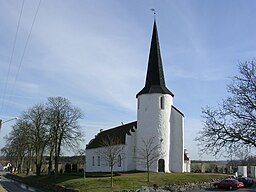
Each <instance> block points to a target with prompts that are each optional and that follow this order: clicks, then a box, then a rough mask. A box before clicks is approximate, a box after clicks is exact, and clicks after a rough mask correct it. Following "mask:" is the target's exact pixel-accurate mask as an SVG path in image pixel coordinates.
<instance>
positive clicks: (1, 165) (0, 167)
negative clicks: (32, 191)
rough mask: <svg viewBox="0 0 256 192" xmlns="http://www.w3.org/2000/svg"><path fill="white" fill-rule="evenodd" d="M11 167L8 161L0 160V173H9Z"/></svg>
mask: <svg viewBox="0 0 256 192" xmlns="http://www.w3.org/2000/svg"><path fill="white" fill-rule="evenodd" d="M11 167H12V165H11V163H10V161H7V160H0V171H10V169H11Z"/></svg>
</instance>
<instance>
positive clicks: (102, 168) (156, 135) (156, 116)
mask: <svg viewBox="0 0 256 192" xmlns="http://www.w3.org/2000/svg"><path fill="white" fill-rule="evenodd" d="M173 97H174V94H173V93H172V92H171V91H170V90H169V89H168V88H167V87H166V85H165V79H164V72H163V65H162V59H161V54H160V46H159V40H158V32H157V26H156V21H154V25H153V34H152V39H151V47H150V53H149V59H148V69H147V74H146V82H145V86H144V88H143V89H142V90H141V91H139V92H138V93H137V95H136V98H137V121H134V122H131V123H128V124H124V125H121V126H118V127H115V128H110V129H108V130H104V131H103V130H101V131H100V132H99V133H98V134H97V135H96V136H95V138H93V139H92V140H91V141H90V142H89V143H88V144H87V145H86V172H109V171H110V166H109V163H107V162H105V160H104V159H103V157H102V153H100V152H99V151H103V150H104V149H105V148H107V147H109V146H107V144H104V143H106V142H103V141H104V140H105V139H106V138H108V139H109V138H113V142H112V145H115V146H116V147H120V149H122V152H120V154H117V155H116V156H115V158H116V159H115V162H116V163H115V164H114V167H113V171H115V172H127V171H146V170H147V167H146V166H145V165H144V164H143V163H142V162H141V157H140V156H141V150H142V149H144V148H145V144H147V142H148V141H153V142H152V143H151V146H155V149H154V150H155V151H154V154H156V158H154V162H152V166H150V171H153V172H165V173H170V172H176V173H182V172H190V159H189V155H188V152H187V150H186V149H184V115H183V113H182V112H181V111H179V110H178V109H177V108H176V107H174V105H173ZM115 142H116V143H115ZM156 146H157V147H156Z"/></svg>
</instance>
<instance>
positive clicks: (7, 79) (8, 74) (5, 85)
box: [0, 0, 25, 114]
mask: <svg viewBox="0 0 256 192" xmlns="http://www.w3.org/2000/svg"><path fill="white" fill-rule="evenodd" d="M24 2H25V0H23V1H22V5H21V10H20V15H19V19H18V24H17V28H16V32H15V37H14V42H13V46H12V52H11V58H10V62H9V66H8V72H7V77H6V80H5V83H4V89H3V94H2V102H1V108H0V114H1V112H2V109H3V106H4V98H5V96H6V90H7V84H8V81H9V76H10V70H11V64H12V60H13V55H14V50H15V47H16V42H17V36H18V32H19V28H20V20H21V16H22V13H23V7H24Z"/></svg>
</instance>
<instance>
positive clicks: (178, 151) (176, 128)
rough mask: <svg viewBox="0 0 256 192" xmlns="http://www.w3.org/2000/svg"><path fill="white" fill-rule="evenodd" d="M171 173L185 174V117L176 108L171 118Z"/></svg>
mask: <svg viewBox="0 0 256 192" xmlns="http://www.w3.org/2000/svg"><path fill="white" fill-rule="evenodd" d="M170 125H171V127H170V129H171V130H170V141H171V142H170V171H171V172H176V173H182V172H184V117H183V115H182V114H181V113H180V112H179V111H178V110H177V109H176V108H174V107H172V109H171V118H170Z"/></svg>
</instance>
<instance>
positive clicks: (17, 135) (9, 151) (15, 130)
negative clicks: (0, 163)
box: [1, 120, 31, 173]
mask: <svg viewBox="0 0 256 192" xmlns="http://www.w3.org/2000/svg"><path fill="white" fill-rule="evenodd" d="M29 126H30V125H29V124H28V123H27V122H26V121H22V120H19V121H18V122H17V123H16V124H15V125H13V126H12V130H11V132H10V133H9V135H8V136H6V137H5V140H6V145H5V147H3V148H2V149H1V152H2V153H3V154H4V155H6V156H8V157H10V159H11V160H12V164H13V165H15V167H16V168H17V169H16V170H17V171H18V173H21V170H22V167H23V161H24V158H25V156H26V154H27V153H28V151H30V150H31V148H30V145H29Z"/></svg>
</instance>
